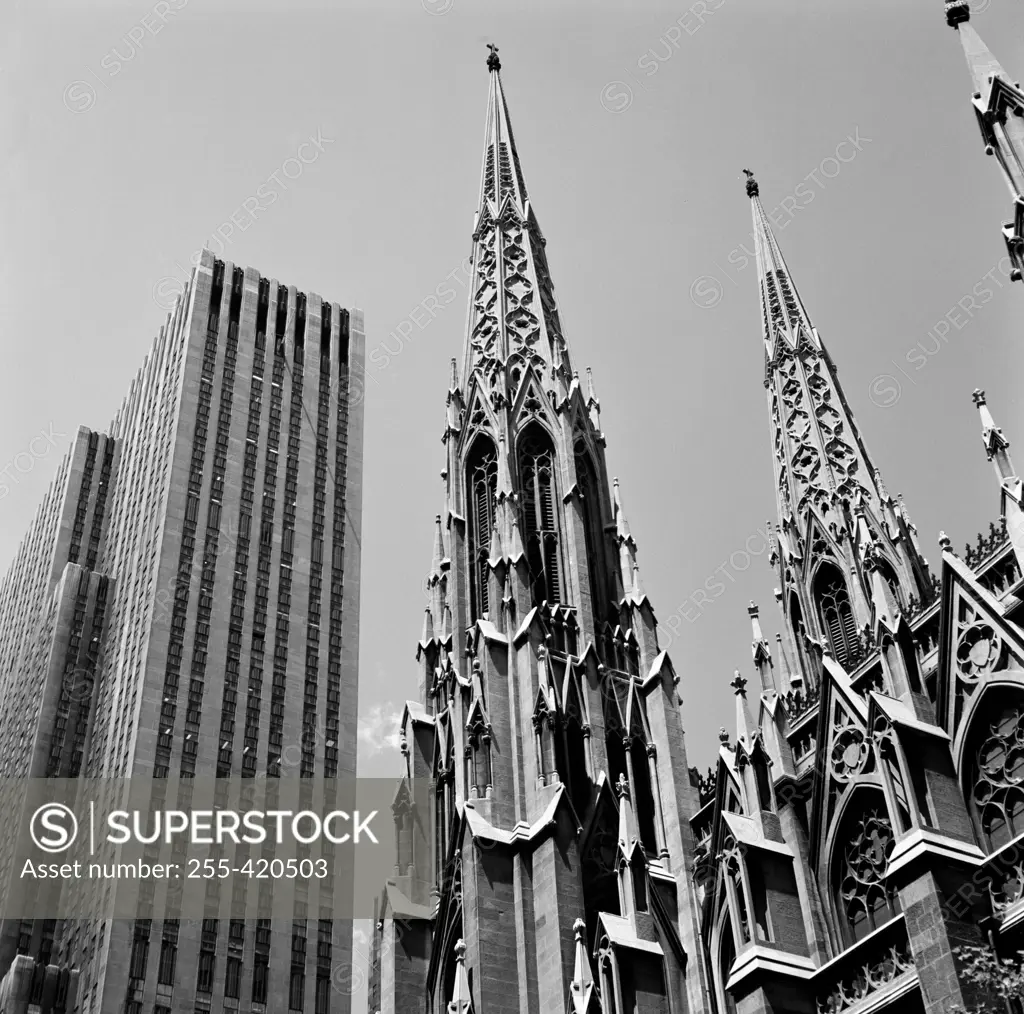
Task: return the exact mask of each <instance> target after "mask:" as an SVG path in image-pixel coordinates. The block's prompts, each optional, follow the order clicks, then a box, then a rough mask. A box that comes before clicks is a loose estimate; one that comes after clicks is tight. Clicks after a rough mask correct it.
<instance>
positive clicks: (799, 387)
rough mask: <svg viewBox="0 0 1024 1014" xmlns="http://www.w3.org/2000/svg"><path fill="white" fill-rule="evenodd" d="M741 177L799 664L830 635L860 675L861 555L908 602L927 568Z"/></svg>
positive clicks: (780, 538)
mask: <svg viewBox="0 0 1024 1014" xmlns="http://www.w3.org/2000/svg"><path fill="white" fill-rule="evenodd" d="M744 173H745V174H746V177H747V180H746V190H747V196H748V197H749V198H750V201H751V211H752V214H753V218H754V243H755V250H756V255H757V270H758V286H759V290H760V299H761V327H762V339H763V342H764V352H765V377H764V384H765V388H766V389H767V395H768V411H769V414H770V418H771V427H772V447H773V450H774V466H775V493H776V500H777V505H778V514H779V527H778V532H777V543H778V551H777V552H773V553H772V557H771V559H772V563H773V566H776V567H777V568H778V573H779V580H780V584H781V585H782V589H783V595H782V605H783V612H784V614H785V616H786V619H787V620H788V626H789V628H790V631H791V634H792V642H791V643H792V644H793V645H794V646H795V649H796V658H795V659H794V660H793V662H794V665H795V668H796V669H797V671H803V672H808V671H810V669H811V666H810V664H809V661H810V660H809V659H808V658H806V657H805V655H804V651H803V636H802V632H803V631H804V630H805V629H806V631H807V632H808V633H809V634H811V633H813V634H815V635H816V636H818V637H826V638H827V639H828V642H829V643H828V647H829V650H830V651H831V653H832V654H833V656H834V657H835V658H837V659H838V660H839V661H840V662H841V663H842V664H843V665H846V666H852V665H854V664H856V663H857V662H858V661H859V660H860V658H861V655H862V647H861V645H860V641H859V638H860V636H861V634H862V632H863V631H864V629H865V627H867V626H869V625H870V624H871V622H872V619H873V612H874V610H875V604H874V603H875V596H874V592H873V588H872V585H871V582H869V580H868V579H867V577H866V576H865V565H866V564H867V562H868V561H867V560H866V559H863V558H861V555H862V551H863V548H864V547H865V546H870V547H871V549H872V553H873V554H875V557H877V560H876V559H875V557H873V559H872V562H878V563H879V565H880V566H881V568H882V570H883V571H884V573H885V575H886V580H890V581H891V583H892V585H893V591H894V593H895V591H896V589H897V588H898V589H899V590H900V591H901V593H902V595H901V597H902V601H903V602H904V604H907V603H909V602H910V600H911V599H912V598H914V599H917V600H918V601H921V600H923V599H925V598H926V596H928V595H929V594H930V584H929V583H928V582H927V574H926V565H925V562H924V560H923V559H922V558H921V557H920V554H919V553H918V551H917V546H916V542H915V541H914V539H913V538H912V533H911V532H910V530H909V528H908V527H907V525H906V524H905V523H904V522H903V521H901V519H900V517H898V516H897V514H896V512H895V509H894V507H893V504H892V500H891V498H890V497H889V495H888V493H887V492H886V490H885V487H884V485H883V484H882V480H881V475H880V474H879V472H878V469H877V468H875V466H874V464H873V463H872V461H871V458H870V457H869V455H868V452H867V448H866V447H865V446H864V442H863V440H862V439H861V436H860V433H859V431H858V429H857V423H856V420H855V419H854V417H853V412H851V410H850V406H849V405H848V404H847V401H846V397H845V395H844V394H843V389H842V387H841V386H840V384H839V378H838V376H837V374H836V368H835V365H834V364H833V362H832V359H831V357H830V356H829V354H828V350H827V349H826V348H825V345H824V343H823V342H822V341H821V338H820V336H819V335H818V332H817V330H816V329H815V327H814V326H813V325H812V323H811V318H810V314H808V312H807V308H806V307H805V306H804V303H803V301H802V300H801V298H800V295H799V293H798V292H797V289H796V286H795V285H794V284H793V280H792V278H791V277H790V273H789V269H788V268H787V266H786V261H785V259H784V258H783V256H782V251H781V250H780V249H779V244H778V243H777V242H776V239H775V236H774V234H773V233H772V228H771V225H770V223H769V221H768V216H767V215H766V214H765V210H764V207H763V206H762V204H761V198H760V188H759V187H758V184H757V181H756V180H755V179H754V175H753V173H752V172H751V171H750V170H749V169H746V170H744ZM825 557H828V558H829V563H830V564H831V565H832V566H830V567H827V568H819V569H817V570H816V569H815V567H814V566H813V565H812V562H813V561H818V560H823V559H824V558H825ZM826 586H828V587H826ZM836 596H838V598H837V597H836ZM890 611H891V610H890ZM755 650H756V646H755Z"/></svg>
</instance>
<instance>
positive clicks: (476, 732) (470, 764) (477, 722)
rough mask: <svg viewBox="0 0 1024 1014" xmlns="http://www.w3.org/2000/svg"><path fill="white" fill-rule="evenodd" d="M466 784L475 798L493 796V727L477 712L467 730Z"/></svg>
mask: <svg viewBox="0 0 1024 1014" xmlns="http://www.w3.org/2000/svg"><path fill="white" fill-rule="evenodd" d="M466 734H467V735H466V784H467V785H468V786H469V791H470V793H471V794H472V795H473V796H476V797H478V798H486V797H488V796H490V794H491V784H492V782H491V727H490V726H489V725H488V724H487V723H486V722H485V721H484V719H483V716H482V715H481V714H480V713H479V712H477V713H476V714H475V715H474V716H473V719H472V721H471V722H470V724H469V726H468V728H467V729H466Z"/></svg>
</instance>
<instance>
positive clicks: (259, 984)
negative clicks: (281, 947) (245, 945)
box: [252, 954, 270, 1003]
mask: <svg viewBox="0 0 1024 1014" xmlns="http://www.w3.org/2000/svg"><path fill="white" fill-rule="evenodd" d="M269 961H270V956H269V955H267V954H257V955H256V958H255V963H254V965H253V969H252V1002H253V1003H266V1002H267V980H268V978H269V968H268V967H267V966H268V963H269Z"/></svg>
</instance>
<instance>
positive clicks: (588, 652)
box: [368, 2, 1024, 1014]
mask: <svg viewBox="0 0 1024 1014" xmlns="http://www.w3.org/2000/svg"><path fill="white" fill-rule="evenodd" d="M946 13H947V19H948V21H949V23H950V24H951V25H952V26H953V27H954V28H957V29H958V30H959V31H960V32H961V35H962V38H963V41H964V46H965V50H966V52H967V55H968V61H969V65H970V67H971V69H972V72H973V74H974V79H975V83H976V88H977V91H976V93H975V95H974V101H975V107H976V109H977V110H978V112H979V121H980V123H981V126H982V131H983V135H984V137H985V139H986V143H987V146H988V147H989V150H990V153H995V154H998V156H999V161H1000V164H1001V166H1002V167H1003V171H1004V173H1005V174H1006V176H1007V178H1008V179H1009V181H1010V186H1011V191H1012V192H1013V194H1014V200H1015V203H1016V212H1015V213H1016V215H1017V220H1016V222H1015V223H1011V224H1010V225H1008V226H1006V227H1005V228H1004V236H1005V238H1006V242H1007V247H1008V265H1009V266H1008V269H1007V271H1006V272H1004V274H1006V275H1007V276H1010V277H1016V278H1019V277H1020V266H1021V260H1020V254H1021V241H1020V238H1019V237H1020V234H1021V228H1020V209H1021V197H1020V194H1021V186H1020V179H1021V177H1020V167H1021V166H1022V165H1024V135H1022V134H1021V131H1020V117H1021V116H1022V115H1024V98H1021V93H1020V91H1019V89H1018V87H1017V85H1016V84H1013V83H1012V82H1009V81H1007V80H1006V78H1005V73H1004V72H1003V71H1002V69H1001V68H1000V67H999V65H998V63H997V62H996V61H995V60H994V58H993V57H992V56H991V54H990V53H989V52H988V51H987V50H986V49H985V48H984V46H983V44H982V43H981V41H980V39H979V38H978V36H977V34H976V33H975V32H974V31H973V29H970V27H969V25H968V21H969V14H970V10H969V7H968V4H967V3H962V2H958V3H949V4H947V5H946ZM488 67H489V71H490V93H489V98H488V113H487V133H486V136H485V141H484V160H483V171H482V177H481V187H480V201H479V210H478V212H477V216H476V220H475V222H474V228H473V274H472V285H471V291H470V313H469V321H468V329H467V333H466V338H465V346H464V349H463V354H462V359H461V362H457V361H453V364H452V376H451V381H450V384H449V390H448V393H447V405H446V419H445V429H444V435H445V436H444V439H445V446H446V453H447V461H446V464H445V471H444V472H443V476H444V479H445V487H446V489H445V501H444V508H443V513H442V514H441V515H439V516H438V518H437V521H436V532H435V536H434V552H433V565H432V568H431V578H430V587H431V592H432V597H431V601H430V605H429V606H428V608H427V610H426V614H425V617H424V621H423V633H422V636H421V638H420V641H419V644H418V646H417V659H418V661H419V696H418V699H417V700H415V701H410V702H409V703H408V704H407V706H406V709H405V713H404V715H403V718H402V723H401V743H402V753H403V758H404V765H405V768H404V772H403V774H404V777H405V778H406V779H408V782H409V786H410V788H409V791H407V792H399V795H398V797H397V799H396V804H395V807H394V817H395V822H396V826H397V828H398V839H397V840H398V841H399V846H400V847H399V855H398V856H397V859H396V864H395V876H394V877H393V878H392V879H390V880H389V881H388V883H387V884H386V886H385V888H384V890H383V893H382V896H381V902H380V910H379V919H378V922H377V924H376V931H375V936H374V942H373V948H372V953H371V965H370V990H369V1007H368V1011H369V1012H370V1014H374V1012H380V1014H398V1012H405V1011H412V1010H418V1011H426V1012H428V1014H442V1012H447V1014H495V1012H503V1014H504V1012H508V1014H512V1012H516V1014H551V1012H555V1011H557V1012H565V1014H640V1012H642V1014H680V1012H690V1014H727V1012H736V1014H771V1012H779V1014H781V1012H786V1014H844V1012H849V1014H866V1012H868V1011H872V1012H873V1011H893V1012H899V1014H919V1012H927V1014H940V1012H949V1011H952V1010H957V1009H965V1008H966V1009H972V1006H973V1005H974V1004H976V1003H980V1002H983V1001H985V1000H991V999H993V998H992V997H986V996H985V995H984V993H983V991H982V990H980V989H979V987H978V984H977V983H976V981H975V980H974V978H973V977H972V975H971V973H970V964H971V958H970V954H971V953H972V952H971V951H970V950H969V949H970V948H972V947H973V948H976V949H977V950H975V951H974V952H973V953H975V954H986V953H987V954H995V955H996V956H998V957H999V958H1010V957H1013V956H1014V955H1015V954H1016V953H1017V952H1018V951H1022V950H1024V862H1022V858H1021V856H1022V852H1021V849H1022V847H1024V789H1022V784H1024V514H1022V485H1021V479H1020V477H1019V476H1018V474H1017V472H1016V471H1015V469H1014V466H1013V464H1012V461H1011V459H1010V456H1009V451H1008V447H1009V444H1008V441H1007V440H1006V438H1005V437H1004V435H1003V433H1002V431H1001V430H1000V429H999V428H998V427H997V426H996V424H995V422H994V420H993V417H992V415H991V412H990V410H989V408H988V406H987V404H986V399H985V396H984V394H983V392H981V391H975V392H974V400H975V404H976V405H977V407H978V411H979V413H980V421H981V429H982V438H983V443H984V448H985V453H986V455H987V457H988V458H989V460H990V461H991V462H992V463H993V465H994V467H995V471H996V478H997V484H998V486H997V492H998V497H999V507H998V512H999V515H1000V517H999V521H998V522H996V521H994V522H993V523H992V525H991V526H990V529H989V531H988V532H987V533H986V534H985V535H980V536H979V537H978V542H977V545H975V546H968V547H967V550H966V552H965V553H964V554H963V555H958V554H956V553H955V552H954V551H953V549H952V546H951V544H950V542H949V540H948V539H947V538H946V537H945V536H944V535H943V536H941V537H940V545H939V560H938V563H937V565H936V566H934V567H933V566H930V565H929V564H928V562H927V561H926V559H925V557H924V554H923V550H922V547H921V545H920V542H919V539H918V534H917V530H916V527H915V526H914V524H913V522H912V520H911V518H910V516H909V513H908V509H907V506H906V504H905V503H904V502H903V499H902V497H896V498H894V497H893V496H891V495H890V493H889V492H888V489H887V487H886V485H885V483H884V482H883V479H882V476H881V474H880V472H879V471H878V469H877V468H876V466H875V464H874V461H873V459H872V457H871V455H870V453H869V452H868V449H867V447H866V445H865V443H864V441H863V439H862V437H861V435H860V432H859V429H858V427H857V423H856V420H855V417H854V413H853V411H852V409H851V407H850V404H849V402H848V400H847V397H846V395H845V393H844V392H843V389H842V386H841V385H840V382H839V379H838V375H837V371H836V368H835V365H834V363H833V360H832V358H831V356H830V354H829V351H828V349H827V348H826V345H825V343H824V341H823V339H822V337H821V336H820V334H819V332H818V330H817V328H816V327H815V326H814V324H813V323H812V321H811V317H810V314H809V312H808V310H807V306H806V304H805V302H804V300H803V299H802V297H801V295H800V293H799V292H798V290H797V286H796V284H795V282H794V280H793V277H792V275H791V273H790V271H789V268H788V267H787V264H786V262H785V260H784V258H783V255H782V252H781V250H780V248H779V245H778V243H777V241H776V239H775V237H774V235H773V234H772V229H771V226H770V224H769V221H768V218H767V216H766V214H765V212H764V209H763V207H762V206H761V201H760V192H759V186H758V184H757V182H756V180H755V179H754V177H753V175H752V174H750V173H748V174H747V176H748V178H747V183H746V189H747V195H748V197H749V198H750V201H751V207H752V214H753V221H754V235H755V242H756V250H757V258H756V259H757V268H758V286H759V295H760V314H759V316H760V321H759V327H758V325H757V324H755V323H754V322H753V321H752V331H754V329H755V328H756V329H757V330H759V331H760V341H759V342H757V343H756V344H758V345H759V346H760V348H761V349H762V350H763V353H762V354H763V357H764V386H765V390H766V394H767V403H768V419H769V431H770V436H771V449H772V456H773V462H774V475H775V484H774V485H775V501H776V510H777V521H776V526H775V533H774V538H773V544H772V552H771V557H770V558H771V565H772V567H773V568H774V570H775V573H776V575H777V584H778V587H777V590H776V599H777V604H778V606H779V609H780V613H781V631H780V633H779V634H777V635H776V639H775V642H774V645H773V644H770V643H769V641H768V639H767V638H766V637H765V635H764V633H763V631H762V628H761V615H760V610H759V609H758V607H757V606H756V605H755V604H753V603H751V606H750V610H749V614H750V622H751V630H752V665H751V671H750V674H749V675H750V677H751V679H750V680H748V679H747V678H746V676H744V675H743V674H741V673H739V672H736V673H735V674H734V675H733V676H732V679H731V683H730V686H731V688H732V690H733V692H734V694H735V701H736V727H735V729H734V730H725V729H723V730H722V732H721V735H720V739H721V747H720V749H719V751H718V755H717V757H716V758H715V762H714V764H713V765H712V766H711V767H710V768H709V769H707V770H706V771H702V770H700V769H699V768H698V767H697V766H691V765H690V763H689V760H688V758H687V753H686V747H685V740H684V733H683V724H682V719H681V714H680V705H681V703H682V702H681V699H680V696H679V683H680V676H679V674H677V672H676V670H675V668H674V666H673V663H672V660H671V659H670V658H669V655H668V653H667V652H666V651H663V650H661V649H660V647H659V644H658V631H657V625H656V621H655V615H654V609H653V606H652V603H651V602H650V600H649V598H648V597H647V595H646V594H645V592H644V588H643V583H642V581H641V579H640V569H639V566H638V562H637V543H636V540H635V539H634V537H633V534H632V533H631V531H630V528H629V525H628V523H627V521H626V515H625V512H624V510H623V506H622V505H623V497H622V495H621V493H620V490H619V486H618V483H617V482H616V481H614V480H613V481H611V482H609V478H608V475H607V469H606V466H605V457H604V449H605V435H604V433H603V432H602V430H601V422H600V405H599V402H598V399H597V396H596V394H595V393H594V388H593V384H592V383H591V382H590V378H589V374H588V376H587V378H586V380H585V381H581V379H580V376H579V374H578V372H577V371H576V369H575V366H574V364H573V362H572V359H571V356H570V352H569V347H568V344H567V342H566V339H565V336H564V335H563V333H562V328H561V323H560V320H559V315H558V310H557V306H556V303H555V299H554V294H553V288H552V284H551V279H550V275H549V272H548V268H547V259H546V255H545V240H544V238H543V236H542V234H541V231H540V227H539V225H538V221H537V217H536V215H535V212H534V208H533V205H532V203H531V200H530V197H529V195H528V193H527V188H526V183H525V177H524V174H523V170H522V167H521V164H520V159H519V154H518V152H517V150H516V145H515V141H514V138H513V135H512V130H511V125H510V123H509V114H508V108H507V105H506V102H505V98H504V94H503V88H502V83H501V78H500V74H499V71H500V65H499V61H498V57H497V54H496V52H494V51H493V50H492V53H491V56H490V58H489V60H488ZM1011 273H1012V274H1011ZM754 345H755V343H751V346H750V348H751V350H752V351H753V349H754ZM965 393H966V392H965ZM751 395H752V396H753V395H754V392H751ZM994 492H995V491H994ZM725 678H726V679H728V678H729V677H728V676H726V677H725ZM748 687H749V689H748ZM696 693H699V691H698V690H696V689H693V690H691V694H696ZM424 778H426V779H432V780H433V781H434V782H435V783H436V786H437V796H436V807H435V812H433V813H431V814H429V815H427V814H424V813H422V812H419V811H418V809H417V803H416V802H415V800H414V795H413V791H412V786H413V785H415V783H416V780H418V779H424ZM428 818H429V819H428ZM431 834H432V835H433V839H434V843H435V844H436V855H437V880H436V888H435V887H434V885H428V884H427V883H425V882H424V880H423V878H422V877H418V876H417V875H416V873H415V865H414V864H415V862H416V860H417V858H418V857H419V856H420V854H421V853H423V852H425V851H426V850H427V849H428V846H429V844H430V842H429V841H428V835H431ZM965 948H967V949H968V950H966V951H965V950H964V949H965ZM1022 1001H1024V998H1020V997H1018V998H1016V999H1014V998H1006V999H1005V1001H1003V1000H998V999H997V1000H996V1002H997V1003H999V1004H1001V1005H1002V1007H1001V1008H1000V1009H1003V1008H1005V1010H1007V1011H1011V1010H1013V1011H1015V1012H1016V1011H1017V1010H1020V1009H1021V1008H1020V1006H1019V1005H1020V1003H1021V1002H1022ZM1015 1003H1016V1004H1017V1005H1018V1006H1017V1007H1014V1004H1015ZM993 1009H995V1008H993Z"/></svg>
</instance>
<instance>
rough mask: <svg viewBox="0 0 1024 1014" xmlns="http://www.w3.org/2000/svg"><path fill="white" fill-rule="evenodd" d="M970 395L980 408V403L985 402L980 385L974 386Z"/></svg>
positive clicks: (983, 403)
mask: <svg viewBox="0 0 1024 1014" xmlns="http://www.w3.org/2000/svg"><path fill="white" fill-rule="evenodd" d="M971 397H972V398H973V399H974V404H975V405H977V406H978V408H981V406H982V405H985V404H987V402H986V401H985V392H984V391H983V390H982V389H981V388H980V387H976V388H975V389H974V393H973V394H972V395H971Z"/></svg>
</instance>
